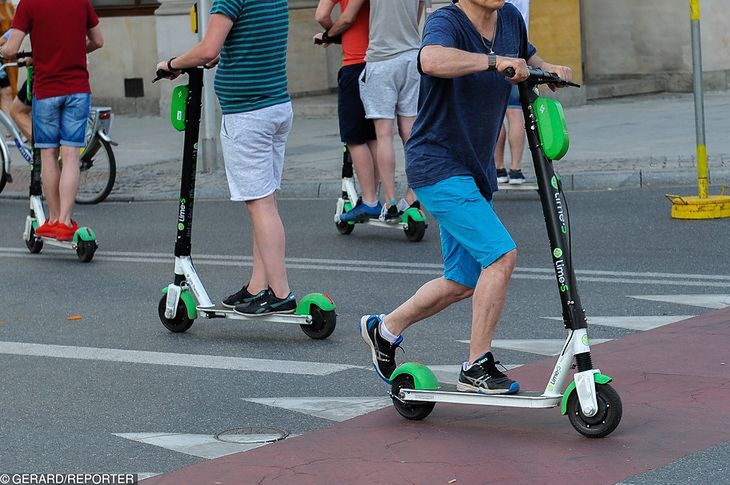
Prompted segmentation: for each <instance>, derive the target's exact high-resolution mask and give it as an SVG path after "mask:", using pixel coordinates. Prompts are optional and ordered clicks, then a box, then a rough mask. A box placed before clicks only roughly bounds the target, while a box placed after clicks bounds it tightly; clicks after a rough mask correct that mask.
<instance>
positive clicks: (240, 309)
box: [233, 288, 297, 317]
mask: <svg viewBox="0 0 730 485" xmlns="http://www.w3.org/2000/svg"><path fill="white" fill-rule="evenodd" d="M296 309H297V299H296V298H295V297H294V293H289V294H288V295H287V296H286V298H277V296H276V295H275V294H274V292H273V291H271V288H269V289H268V290H266V291H265V292H264V293H263V294H261V295H260V296H257V297H256V298H255V299H253V300H251V301H250V302H248V303H244V304H241V305H236V307H235V308H234V310H233V311H235V312H236V313H239V314H241V315H246V316H249V317H259V316H264V315H273V314H277V313H294V311H295V310H296Z"/></svg>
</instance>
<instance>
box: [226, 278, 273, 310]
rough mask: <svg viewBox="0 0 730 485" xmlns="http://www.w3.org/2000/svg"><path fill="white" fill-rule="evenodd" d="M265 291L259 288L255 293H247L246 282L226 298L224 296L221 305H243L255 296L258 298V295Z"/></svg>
mask: <svg viewBox="0 0 730 485" xmlns="http://www.w3.org/2000/svg"><path fill="white" fill-rule="evenodd" d="M264 293H266V290H261V291H259V292H258V293H256V294H255V295H254V294H252V293H249V291H248V283H247V284H245V285H243V288H241V289H240V290H239V291H237V292H235V293H234V294H232V295H231V296H229V297H228V298H225V299H224V300H223V306H224V307H226V308H235V307H236V306H237V305H243V304H245V303H250V302H251V301H253V300H254V299H255V298H258V297H259V296H261V295H263V294H264Z"/></svg>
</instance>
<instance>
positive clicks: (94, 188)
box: [0, 61, 118, 204]
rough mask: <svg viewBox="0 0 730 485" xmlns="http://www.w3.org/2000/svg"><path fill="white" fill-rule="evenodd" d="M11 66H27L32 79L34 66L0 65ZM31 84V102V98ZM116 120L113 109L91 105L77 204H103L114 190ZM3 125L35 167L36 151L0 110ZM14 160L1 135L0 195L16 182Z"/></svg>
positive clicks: (24, 156) (80, 166)
mask: <svg viewBox="0 0 730 485" xmlns="http://www.w3.org/2000/svg"><path fill="white" fill-rule="evenodd" d="M8 67H25V68H26V70H27V72H28V79H29V80H32V76H33V66H32V65H29V64H27V63H26V62H24V61H20V62H13V63H6V64H2V65H0V70H5V69H7V68H8ZM30 84H31V83H30V82H29V83H28V85H27V86H28V87H27V89H28V91H29V92H28V99H32V97H31V93H30V89H31V88H30ZM112 120H113V113H112V109H111V108H108V107H99V106H92V108H91V112H90V113H89V118H88V120H87V122H86V144H85V146H84V147H83V148H82V149H81V158H80V160H79V169H80V174H79V188H78V191H77V193H76V203H78V204H98V203H99V202H102V201H104V200H105V199H106V198H107V197H108V196H109V194H110V193H111V191H112V189H113V188H114V182H115V180H116V175H117V164H116V159H115V158H114V151H113V150H112V146H117V145H118V144H117V143H116V142H114V141H113V140H112V139H111V137H110V136H109V132H110V131H111V125H112ZM0 124H2V125H3V126H4V127H5V129H6V130H7V132H8V133H9V134H10V135H11V136H12V140H13V142H14V143H15V147H16V148H17V149H18V151H19V152H20V154H21V156H22V157H23V159H24V160H25V161H26V162H27V163H28V165H32V164H33V149H32V147H30V146H28V144H27V143H26V141H25V140H24V137H23V136H22V135H21V133H20V130H19V129H18V127H17V126H16V125H15V123H14V122H13V120H12V119H10V117H9V116H8V115H7V114H5V112H3V111H2V110H0ZM10 165H11V157H10V150H9V149H8V144H7V141H6V140H5V138H4V137H2V136H0V193H1V192H2V191H3V189H4V188H5V184H6V183H8V182H12V181H13V177H12V175H11V172H10Z"/></svg>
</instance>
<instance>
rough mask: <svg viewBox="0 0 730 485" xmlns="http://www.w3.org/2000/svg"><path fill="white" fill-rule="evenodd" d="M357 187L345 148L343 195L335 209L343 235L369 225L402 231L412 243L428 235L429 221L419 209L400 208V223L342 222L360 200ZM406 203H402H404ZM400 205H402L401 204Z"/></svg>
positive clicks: (350, 160)
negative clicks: (342, 215)
mask: <svg viewBox="0 0 730 485" xmlns="http://www.w3.org/2000/svg"><path fill="white" fill-rule="evenodd" d="M359 197H360V196H359V195H358V193H357V188H356V187H355V172H354V170H353V166H352V156H351V155H350V151H349V150H348V149H347V146H345V149H344V152H343V155H342V194H341V195H340V198H339V199H337V207H336V209H335V226H336V227H337V231H338V232H339V233H340V234H343V235H349V234H351V233H352V231H353V230H354V229H355V224H368V225H370V226H377V227H385V228H388V229H401V230H403V232H404V233H405V235H406V238H407V239H408V240H409V241H411V242H419V241H420V240H422V239H423V236H425V235H426V228H427V227H428V219H427V218H426V215H425V214H424V213H423V211H422V210H421V209H419V208H417V207H407V206H406V207H399V209H401V210H402V213H401V216H400V221H397V222H382V221H379V220H377V219H363V220H360V221H350V222H342V221H340V215H341V214H344V213H345V212H347V211H350V210H352V208H353V207H355V204H356V203H357V201H358V199H359ZM404 202H405V201H402V202H401V204H402V203H404ZM399 205H400V204H399Z"/></svg>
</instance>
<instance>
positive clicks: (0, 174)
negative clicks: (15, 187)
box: [0, 151, 9, 192]
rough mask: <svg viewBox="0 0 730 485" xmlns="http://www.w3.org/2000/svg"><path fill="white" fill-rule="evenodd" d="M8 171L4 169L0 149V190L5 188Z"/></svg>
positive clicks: (3, 158) (3, 159)
mask: <svg viewBox="0 0 730 485" xmlns="http://www.w3.org/2000/svg"><path fill="white" fill-rule="evenodd" d="M8 175H9V174H8V172H6V171H5V156H4V155H3V154H2V152H1V151H0V192H2V191H3V189H4V188H5V184H6V183H8Z"/></svg>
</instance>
